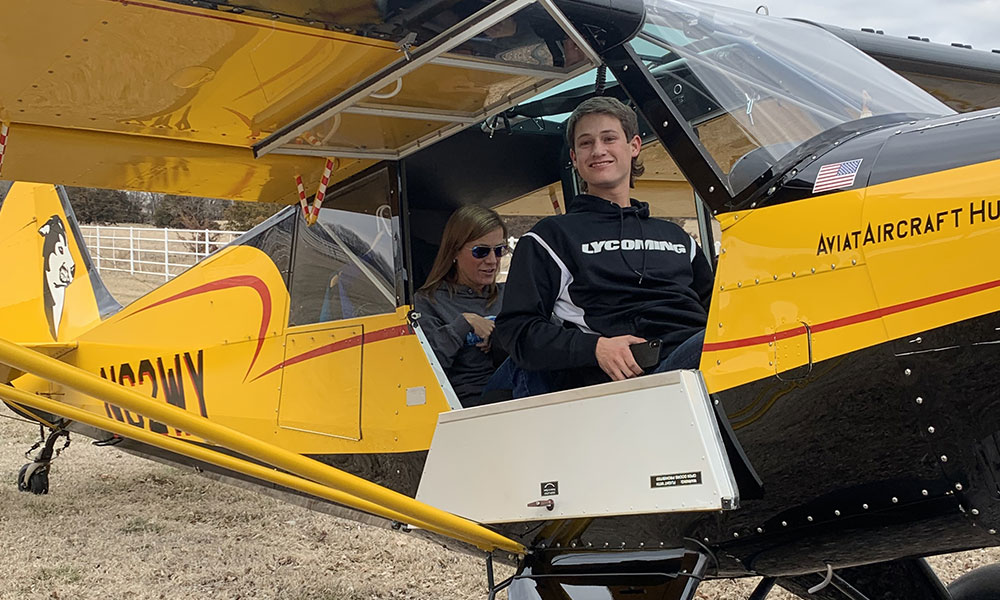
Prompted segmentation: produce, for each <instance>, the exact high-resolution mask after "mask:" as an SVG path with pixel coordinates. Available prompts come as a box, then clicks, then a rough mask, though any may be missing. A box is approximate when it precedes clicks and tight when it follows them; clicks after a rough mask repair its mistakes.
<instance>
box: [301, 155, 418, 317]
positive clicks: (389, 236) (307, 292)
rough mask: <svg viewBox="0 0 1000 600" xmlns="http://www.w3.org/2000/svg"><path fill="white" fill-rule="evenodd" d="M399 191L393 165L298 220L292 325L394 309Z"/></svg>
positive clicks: (398, 292) (398, 286)
mask: <svg viewBox="0 0 1000 600" xmlns="http://www.w3.org/2000/svg"><path fill="white" fill-rule="evenodd" d="M397 198H398V194H397V193H396V192H395V190H394V188H393V185H392V180H391V178H390V172H389V170H388V169H380V170H379V171H377V172H375V173H373V174H371V175H368V176H366V177H363V178H362V179H360V180H358V181H356V182H355V183H353V184H350V185H348V186H345V188H343V189H340V190H337V191H336V192H335V193H331V194H330V195H328V196H327V197H326V199H325V200H324V202H323V207H322V208H321V209H320V211H319V218H318V220H317V222H316V223H314V224H313V225H311V226H308V225H306V224H305V221H304V219H302V218H299V219H298V231H297V235H296V240H295V254H294V258H293V271H292V282H291V289H290V295H291V311H290V312H291V314H290V317H289V325H305V324H308V323H318V322H322V321H336V320H340V319H350V318H354V317H363V316H366V315H375V314H384V313H390V312H393V311H394V310H395V309H396V306H397V305H398V303H399V302H400V301H401V298H402V289H403V283H402V268H401V260H400V256H399V244H397V243H396V241H397V240H398V226H399V218H398V202H397V200H396V199H397Z"/></svg>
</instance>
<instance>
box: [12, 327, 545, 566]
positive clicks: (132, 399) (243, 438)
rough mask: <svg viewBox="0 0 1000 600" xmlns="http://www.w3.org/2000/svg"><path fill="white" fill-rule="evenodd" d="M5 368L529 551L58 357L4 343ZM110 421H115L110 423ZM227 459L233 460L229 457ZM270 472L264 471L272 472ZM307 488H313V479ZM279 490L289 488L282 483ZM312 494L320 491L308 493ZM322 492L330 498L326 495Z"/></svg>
mask: <svg viewBox="0 0 1000 600" xmlns="http://www.w3.org/2000/svg"><path fill="white" fill-rule="evenodd" d="M0 363H4V364H7V365H10V366H11V367H14V368H16V369H19V370H21V371H24V372H26V373H32V374H34V375H36V376H38V377H42V378H44V379H48V380H50V381H54V382H56V383H59V384H62V385H64V386H66V387H68V388H71V389H74V390H77V391H79V392H81V393H84V394H87V395H89V396H92V397H94V398H99V399H101V400H104V401H106V402H109V403H111V404H114V405H116V406H119V407H121V408H124V409H127V410H130V411H133V412H136V413H139V414H142V415H145V416H146V417H147V418H151V419H155V420H157V421H160V422H162V423H164V424H167V425H169V426H171V427H175V428H177V429H181V430H183V431H186V432H188V433H191V434H193V435H196V436H198V437H201V438H203V439H205V440H207V441H209V442H211V443H214V444H217V445H219V446H222V447H224V448H228V449H230V450H234V451H236V452H239V453H240V454H243V455H244V456H248V457H251V458H255V459H257V460H260V461H262V462H265V463H267V464H269V465H272V466H275V467H277V468H279V469H284V470H285V471H288V472H290V473H294V474H295V475H298V476H299V477H301V478H304V479H307V480H310V481H312V482H315V483H316V484H321V485H322V486H326V487H328V488H330V489H329V490H327V492H335V493H337V494H338V495H337V499H336V500H334V501H335V502H338V503H341V504H344V505H345V506H349V507H351V508H356V509H358V510H363V511H366V512H372V513H374V514H378V515H379V516H383V517H385V518H388V519H392V520H396V521H403V522H407V523H411V524H413V525H417V526H419V527H423V528H425V529H427V530H429V531H433V532H435V533H440V534H442V535H446V536H449V537H452V538H455V539H458V540H461V541H464V542H467V543H470V544H473V545H475V546H477V547H478V548H480V549H482V550H486V551H491V550H505V551H507V552H513V553H516V554H524V553H525V552H526V549H525V547H524V546H523V545H521V544H519V543H518V542H516V541H514V540H511V539H509V538H507V537H504V536H502V535H500V534H498V533H496V532H494V531H491V530H489V529H487V528H485V527H483V526H482V525H478V524H476V523H474V522H472V521H469V520H468V519H464V518H462V517H459V516H457V515H453V514H451V513H448V512H445V511H443V510H441V509H438V508H435V507H433V506H430V505H428V504H424V503H423V502H419V501H417V500H414V499H413V498H410V497H409V496H405V495H403V494H400V493H399V492H395V491H393V490H390V489H387V488H385V487H382V486H380V485H377V484H374V483H372V482H370V481H367V480H365V479H362V478H360V477H357V476H355V475H351V474H350V473H346V472H344V471H341V470H340V469H336V468H334V467H331V466H329V465H325V464H323V463H321V462H319V461H316V460H313V459H311V458H306V457H304V456H302V455H300V454H296V453H294V452H291V451H289V450H285V449H284V448H280V447H278V446H275V445H273V444H268V443H266V442H263V441H261V440H258V439H256V438H254V437H251V436H249V435H247V434H245V433H241V432H239V431H236V430H233V429H230V428H228V427H225V426H222V425H219V424H217V423H213V422H211V421H209V420H208V419H205V418H203V417H201V416H198V415H195V414H193V413H189V412H187V411H185V410H183V409H180V408H178V407H176V406H172V405H170V404H165V403H159V402H155V401H153V400H151V399H150V398H146V397H145V396H143V395H142V394H139V393H138V392H135V391H132V390H129V389H126V388H123V387H121V386H119V385H116V384H114V383H111V382H109V381H107V380H105V379H102V378H100V377H98V376H97V375H94V374H93V373H88V372H87V371H84V370H82V369H79V368H77V367H73V366H71V365H67V364H65V363H63V362H61V361H59V360H56V359H54V358H50V357H48V356H45V355H43V354H41V353H38V352H35V351H33V350H28V349H26V348H23V347H21V346H19V345H17V344H14V343H12V342H10V341H7V340H5V339H0ZM18 392H19V393H18ZM21 394H25V396H21ZM0 395H2V396H3V397H5V398H7V397H8V396H10V399H11V400H13V401H14V402H18V403H21V402H23V403H24V404H27V405H29V406H34V407H36V408H40V409H42V410H48V411H51V412H54V413H57V414H62V415H63V416H66V417H67V418H71V419H76V420H79V421H81V422H85V423H87V422H88V421H86V420H84V419H82V418H78V417H80V413H84V414H86V415H88V418H89V419H91V420H93V419H103V418H104V417H100V416H99V415H94V414H92V413H86V412H85V411H82V410H80V409H75V408H74V407H70V406H68V405H65V404H62V403H60V402H56V401H52V400H48V399H46V398H42V397H40V396H36V395H34V394H28V393H26V392H20V391H19V390H16V389H14V388H7V389H3V390H2V392H0ZM13 396H18V397H19V399H14V398H13ZM50 403H51V404H50ZM43 405H44V406H43ZM70 409H71V410H72V412H73V413H74V414H75V415H76V416H72V415H70V414H69V413H70V412H71V410H70ZM108 421H111V420H110V419H108ZM90 424H92V423H90ZM95 426H96V427H100V428H101V429H109V430H110V429H111V428H110V425H95ZM140 432H141V433H142V434H146V435H149V436H151V437H150V438H146V439H141V438H140V435H139V434H140ZM115 433H119V434H121V435H124V436H126V437H129V438H134V439H137V440H139V441H143V442H146V443H150V444H153V445H156V446H159V447H163V448H165V449H167V450H171V451H178V450H177V448H176V447H168V444H169V443H170V442H168V440H170V441H173V442H176V443H177V444H184V445H187V444H186V443H185V442H181V441H179V440H173V439H172V438H169V437H167V436H157V435H154V434H151V433H147V432H145V430H139V429H138V428H123V429H122V431H115ZM194 448H195V447H194V446H193V445H191V448H189V449H188V450H193V449H194ZM208 452H211V451H208ZM183 454H185V455H187V456H192V457H194V458H199V459H200V460H206V461H207V462H212V463H213V464H218V465H219V466H224V467H226V468H236V463H232V464H230V465H225V464H221V462H225V461H221V462H220V461H219V460H218V457H222V456H223V455H221V454H219V453H213V454H217V455H218V457H212V460H209V459H208V458H204V457H195V456H194V455H193V454H191V453H190V452H183ZM225 458H227V459H228V458H231V457H225ZM233 460H236V461H239V462H240V463H246V461H241V460H239V459H233ZM245 467H246V465H244V464H240V465H239V468H237V469H236V470H240V471H243V472H247V473H248V474H252V475H254V476H259V475H257V474H256V473H250V472H249V471H247V469H246V468H245ZM264 470H265V471H266V469H264ZM280 475H281V474H277V473H272V474H271V477H274V476H279V477H280ZM296 479H297V478H296ZM296 483H298V482H296ZM302 483H303V484H308V482H302ZM281 485H286V484H285V483H282V484H281ZM290 487H296V486H290ZM310 487H311V486H310ZM303 491H305V490H303ZM307 493H314V492H312V491H309V492H307ZM316 495H319V496H321V497H327V496H326V495H324V494H316ZM330 499H333V498H330Z"/></svg>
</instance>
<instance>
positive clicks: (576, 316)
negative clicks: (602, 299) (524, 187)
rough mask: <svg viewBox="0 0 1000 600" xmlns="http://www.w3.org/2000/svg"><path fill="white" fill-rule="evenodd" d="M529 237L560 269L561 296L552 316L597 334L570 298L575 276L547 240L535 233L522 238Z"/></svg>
mask: <svg viewBox="0 0 1000 600" xmlns="http://www.w3.org/2000/svg"><path fill="white" fill-rule="evenodd" d="M526 237H529V238H531V239H533V240H535V241H536V242H538V244H539V245H540V246H541V247H542V248H545V251H546V252H548V253H549V256H551V257H552V260H553V261H554V262H555V263H556V266H558V267H559V294H558V296H556V302H555V305H554V306H553V307H552V314H553V315H554V316H555V317H556V318H557V319H559V320H560V321H569V322H570V323H573V324H574V325H576V326H577V327H579V328H580V329H581V330H582V331H584V332H586V333H595V334H596V333H597V332H596V331H594V330H593V329H591V328H590V327H587V323H586V322H584V320H583V309H582V308H580V307H579V306H577V305H576V304H573V300H572V299H571V298H570V297H569V286H570V284H571V283H573V275H571V274H570V272H569V269H567V268H566V263H564V262H563V261H562V259H560V258H559V256H558V255H557V254H556V253H555V251H553V250H552V248H550V247H549V245H548V244H547V243H545V240H543V239H542V238H541V237H539V235H538V234H537V233H535V232H533V231H529V232H528V233H526V234H524V235H523V236H521V238H522V239H524V238H526Z"/></svg>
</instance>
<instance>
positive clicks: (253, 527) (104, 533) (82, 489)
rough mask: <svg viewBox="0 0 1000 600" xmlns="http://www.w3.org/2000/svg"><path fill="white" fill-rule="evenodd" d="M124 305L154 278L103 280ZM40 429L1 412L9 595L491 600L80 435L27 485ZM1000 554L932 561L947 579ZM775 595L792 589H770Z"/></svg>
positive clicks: (367, 544) (277, 509)
mask: <svg viewBox="0 0 1000 600" xmlns="http://www.w3.org/2000/svg"><path fill="white" fill-rule="evenodd" d="M105 279H106V281H107V283H108V285H109V287H110V288H111V290H112V292H113V293H114V294H115V295H116V297H118V298H119V299H120V300H121V301H122V302H123V303H125V302H128V301H131V300H133V299H134V298H136V297H138V296H140V295H142V294H143V293H145V292H146V291H148V290H150V289H152V288H153V287H155V286H156V285H158V284H159V282H158V281H156V279H155V278H153V279H151V280H144V279H140V278H135V277H130V276H113V275H112V276H108V277H105ZM37 437H38V427H37V426H35V425H31V424H28V423H25V422H21V421H18V420H15V418H14V417H13V414H12V413H11V412H10V411H8V410H7V409H6V408H5V407H3V408H0V506H3V509H2V510H0V583H2V585H0V600H42V599H60V598H61V599H70V598H72V599H79V600H88V599H99V598H100V599H104V598H109V597H111V598H121V599H141V600H147V599H149V600H154V599H161V598H192V599H201V598H206V599H207V598H211V599H219V600H223V599H268V600H269V599H275V600H285V599H287V600H372V599H411V598H412V599H418V598H419V599H421V600H427V599H435V600H436V599H442V600H450V599H455V600H463V599H467V598H468V599H472V598H477V599H480V598H485V597H486V578H485V572H484V566H483V561H482V560H481V559H477V558H475V557H470V556H466V555H461V554H457V553H452V552H448V551H446V550H444V549H442V548H440V547H439V546H436V545H434V544H431V543H429V542H426V541H424V540H421V539H418V538H415V537H412V536H408V535H406V534H403V533H395V532H390V531H386V530H382V529H378V528H375V527H370V526H366V525H359V524H356V523H353V522H349V521H345V520H342V519H338V518H336V517H332V516H329V515H326V514H321V513H316V512H312V511H309V510H306V509H304V508H301V507H298V506H295V505H292V504H288V503H284V502H281V501H279V500H276V499H274V498H271V497H268V496H264V495H261V494H257V493H254V492H250V491H247V490H245V489H242V488H236V487H232V486H229V485H226V484H223V483H218V482H215V481H212V480H209V479H206V478H204V477H201V476H199V475H197V474H196V473H194V472H192V471H189V470H181V469H178V468H173V467H168V466H164V465H161V464H158V463H154V462H150V461H147V460H143V459H140V458H137V457H134V456H131V455H128V454H125V453H123V452H121V451H119V450H116V449H114V448H100V447H96V446H93V445H92V444H91V441H90V440H88V439H86V438H83V437H81V436H74V437H73V443H72V445H71V446H70V447H69V448H68V449H67V450H66V451H65V452H63V453H62V455H61V456H60V457H59V458H58V459H57V460H55V461H54V462H53V465H52V472H51V476H50V482H51V487H50V492H49V494H48V495H45V496H34V495H32V494H28V493H21V492H18V491H17V488H16V485H15V481H16V475H17V470H18V469H19V468H20V466H21V465H22V464H24V463H25V462H26V461H25V459H24V456H23V454H24V452H25V451H26V450H27V449H28V448H29V447H30V446H31V444H32V443H34V441H35V440H36V439H37ZM998 560H1000V551H998V550H996V549H991V550H977V551H972V552H964V553H959V554H952V555H946V556H941V557H934V558H932V559H931V563H932V565H933V566H934V568H935V569H936V570H937V571H938V573H939V574H940V575H941V577H942V579H944V580H945V581H946V582H947V581H950V580H952V579H954V578H955V577H957V576H959V575H961V574H963V573H965V572H967V571H969V570H970V569H972V568H974V567H976V566H980V565H983V564H989V563H992V562H996V561H998ZM753 585H754V580H745V581H738V582H730V581H723V582H707V583H705V584H703V585H702V586H701V588H700V589H699V591H698V595H697V597H698V598H699V599H702V600H737V599H739V600H744V599H745V598H747V597H748V596H749V594H750V592H751V590H752V589H753ZM769 597H770V598H774V599H787V598H792V596H790V595H788V594H786V593H784V592H781V591H775V592H772V594H771V596H769Z"/></svg>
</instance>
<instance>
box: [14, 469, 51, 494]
mask: <svg viewBox="0 0 1000 600" xmlns="http://www.w3.org/2000/svg"><path fill="white" fill-rule="evenodd" d="M17 489H18V490H20V491H22V492H31V493H32V494H48V493H49V466H48V465H38V464H37V463H28V464H26V465H24V466H23V467H21V470H20V471H18V472H17Z"/></svg>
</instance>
